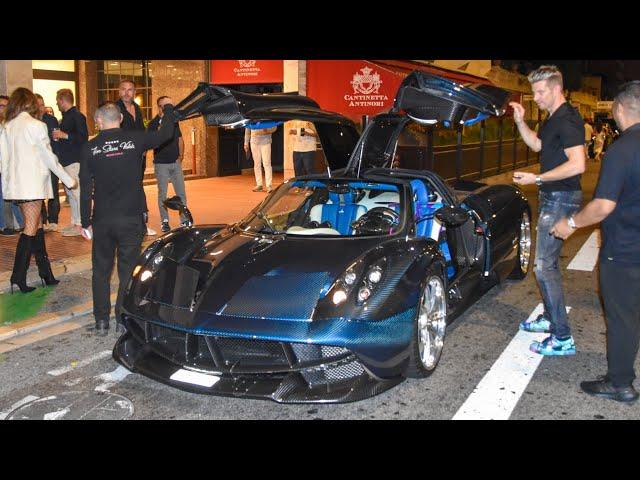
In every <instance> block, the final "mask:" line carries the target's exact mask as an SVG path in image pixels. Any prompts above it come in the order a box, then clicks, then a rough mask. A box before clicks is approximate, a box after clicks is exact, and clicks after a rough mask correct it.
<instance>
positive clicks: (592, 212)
mask: <svg viewBox="0 0 640 480" xmlns="http://www.w3.org/2000/svg"><path fill="white" fill-rule="evenodd" d="M613 118H614V119H615V121H616V123H617V124H618V126H619V127H620V130H621V131H622V135H621V136H620V139H619V140H616V142H615V143H613V144H612V145H611V147H610V148H609V149H608V150H607V153H606V155H605V156H604V159H603V160H602V168H601V169H600V178H599V179H598V185H597V186H596V190H595V192H594V193H593V200H591V201H590V202H589V203H588V204H587V206H585V207H584V208H583V209H582V210H580V211H579V212H578V213H576V214H575V215H573V216H570V217H568V218H562V219H561V220H559V221H558V222H557V223H556V224H555V225H554V227H553V229H552V230H551V233H553V234H554V235H555V236H557V237H558V238H562V239H567V238H569V236H570V235H571V234H573V232H574V231H575V230H576V229H578V228H581V227H587V226H589V225H593V224H595V223H598V222H602V225H601V227H602V248H601V249H600V293H601V294H602V300H603V301H604V313H605V317H606V319H607V364H608V370H607V374H606V375H604V376H603V377H601V378H599V379H597V380H591V381H586V382H582V383H581V384H580V388H581V389H582V390H583V391H584V392H586V393H588V394H589V395H595V396H597V397H602V398H607V399H609V400H616V401H618V402H635V401H636V400H638V398H640V394H638V392H637V391H636V389H635V388H633V380H634V379H635V378H636V373H635V371H634V363H635V359H636V356H637V355H638V346H639V345H640V296H639V295H638V292H639V291H640V81H633V82H629V83H625V84H624V85H622V86H621V87H620V92H619V93H618V94H617V95H616V97H615V98H614V100H613Z"/></svg>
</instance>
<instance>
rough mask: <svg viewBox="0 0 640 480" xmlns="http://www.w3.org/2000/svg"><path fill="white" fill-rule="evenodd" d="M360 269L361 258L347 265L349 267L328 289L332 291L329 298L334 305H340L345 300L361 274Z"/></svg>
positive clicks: (361, 266) (361, 267)
mask: <svg viewBox="0 0 640 480" xmlns="http://www.w3.org/2000/svg"><path fill="white" fill-rule="evenodd" d="M362 270H363V264H362V260H358V261H357V262H355V263H353V264H352V265H351V266H349V268H347V269H346V270H345V272H344V273H343V274H342V275H340V277H339V278H338V279H337V280H336V281H335V282H334V284H333V285H332V287H331V289H330V291H331V292H333V293H332V296H331V300H332V301H333V304H334V305H340V304H341V303H343V302H344V301H345V300H347V298H348V297H349V295H350V294H351V292H352V290H353V289H354V287H355V286H356V282H357V280H358V277H359V276H360V275H361V274H362Z"/></svg>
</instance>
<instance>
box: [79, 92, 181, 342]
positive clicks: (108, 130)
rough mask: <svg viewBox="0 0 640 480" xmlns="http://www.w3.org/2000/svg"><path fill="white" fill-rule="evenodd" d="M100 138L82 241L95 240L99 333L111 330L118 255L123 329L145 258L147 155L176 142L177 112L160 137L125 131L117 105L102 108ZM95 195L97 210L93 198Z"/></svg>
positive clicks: (87, 163)
mask: <svg viewBox="0 0 640 480" xmlns="http://www.w3.org/2000/svg"><path fill="white" fill-rule="evenodd" d="M94 118H95V121H96V124H97V125H98V128H99V129H100V133H99V134H98V135H97V136H96V137H95V138H93V139H91V140H89V142H88V143H87V146H86V148H85V150H84V151H83V154H82V157H81V164H80V183H81V190H80V195H81V198H80V213H81V218H82V228H83V236H84V237H85V238H88V239H90V238H92V237H93V245H92V250H91V266H92V268H93V275H92V279H91V286H92V289H93V315H94V317H95V321H96V333H97V334H99V335H106V333H107V331H108V330H109V314H110V311H111V302H110V301H109V296H110V292H109V279H110V277H111V271H112V270H113V259H114V256H115V254H116V251H117V255H118V279H119V281H120V286H119V288H118V300H117V301H116V308H115V310H116V319H117V320H118V323H119V324H118V329H120V330H121V329H122V328H123V327H122V325H121V324H120V305H121V304H122V294H123V291H124V288H125V286H126V284H127V281H128V279H129V276H130V275H131V272H132V270H133V267H134V266H135V263H136V260H137V259H138V256H139V255H140V247H141V245H142V238H143V236H144V233H145V224H144V218H143V214H144V212H145V201H144V195H142V191H143V190H142V155H143V153H144V152H146V151H147V150H149V149H151V148H156V147H157V146H159V145H162V144H163V143H165V142H166V141H168V140H169V139H171V137H172V136H173V131H174V124H175V121H176V120H175V116H174V115H173V107H172V106H171V105H168V106H165V116H164V118H165V121H164V122H163V125H162V127H161V128H160V130H159V131H158V132H152V133H149V132H145V131H142V130H128V131H126V130H123V129H122V128H120V122H121V120H122V114H121V113H120V110H119V108H118V106H117V105H116V104H115V103H110V102H109V103H106V104H104V105H102V106H101V107H100V108H98V110H96V113H95V116H94ZM92 193H93V210H92V209H91V197H92Z"/></svg>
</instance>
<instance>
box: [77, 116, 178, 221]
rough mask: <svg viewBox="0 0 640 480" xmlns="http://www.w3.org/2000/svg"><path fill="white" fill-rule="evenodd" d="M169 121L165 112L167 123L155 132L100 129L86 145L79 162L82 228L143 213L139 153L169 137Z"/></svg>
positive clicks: (170, 125)
mask: <svg viewBox="0 0 640 480" xmlns="http://www.w3.org/2000/svg"><path fill="white" fill-rule="evenodd" d="M173 118H175V117H174V116H173V112H171V113H166V114H165V119H167V120H166V121H165V122H163V125H162V128H160V130H158V131H157V132H145V131H142V130H123V129H122V128H111V129H107V130H102V131H101V132H100V133H99V134H98V136H96V137H95V138H94V139H92V140H90V141H89V142H88V143H87V144H86V147H85V149H84V152H83V155H82V158H81V162H80V215H81V217H82V226H83V227H85V228H86V227H88V226H89V225H91V223H92V222H96V221H101V220H105V219H113V218H119V217H134V216H141V215H142V212H143V211H144V210H145V201H144V190H143V189H142V168H141V167H142V161H143V157H142V154H143V153H144V152H145V151H146V150H149V149H151V148H156V147H157V146H158V145H162V144H163V143H164V142H166V141H167V140H169V139H170V138H171V136H172V135H173V126H174V122H175V120H172V119H173ZM92 192H93V215H91V194H92Z"/></svg>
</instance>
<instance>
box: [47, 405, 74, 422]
mask: <svg viewBox="0 0 640 480" xmlns="http://www.w3.org/2000/svg"><path fill="white" fill-rule="evenodd" d="M70 411H71V410H69V409H68V408H63V409H62V410H58V411H56V412H50V413H45V414H44V420H60V419H61V418H62V417H64V416H65V415H66V414H67V413H69V412H70Z"/></svg>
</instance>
